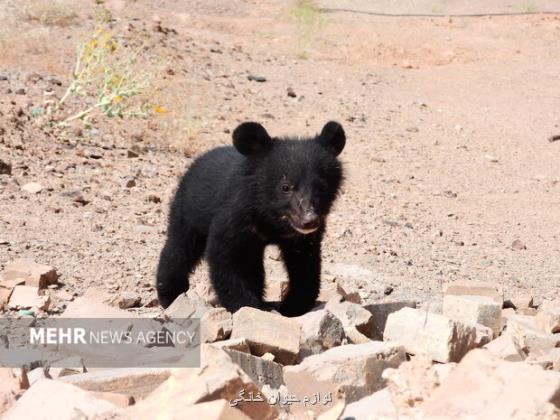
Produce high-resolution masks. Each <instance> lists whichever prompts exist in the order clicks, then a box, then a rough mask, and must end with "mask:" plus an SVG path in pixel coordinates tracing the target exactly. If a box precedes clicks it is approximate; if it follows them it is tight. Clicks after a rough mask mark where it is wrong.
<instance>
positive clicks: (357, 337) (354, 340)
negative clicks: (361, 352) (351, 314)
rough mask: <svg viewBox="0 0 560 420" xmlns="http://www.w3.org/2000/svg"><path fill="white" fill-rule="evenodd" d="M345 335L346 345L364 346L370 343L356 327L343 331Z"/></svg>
mask: <svg viewBox="0 0 560 420" xmlns="http://www.w3.org/2000/svg"><path fill="white" fill-rule="evenodd" d="M344 333H345V334H346V339H347V343H346V344H364V343H368V342H370V341H371V339H369V338H368V337H366V336H365V335H363V334H362V333H361V332H360V331H358V329H357V328H356V327H347V328H346V329H345V330H344Z"/></svg>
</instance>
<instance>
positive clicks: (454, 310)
mask: <svg viewBox="0 0 560 420" xmlns="http://www.w3.org/2000/svg"><path fill="white" fill-rule="evenodd" d="M443 315H445V316H448V317H449V318H452V319H455V320H457V321H461V322H464V323H471V324H474V323H478V324H482V325H484V326H486V327H489V328H491V329H492V331H493V332H494V336H498V335H499V334H500V332H501V330H502V305H501V304H500V303H497V302H495V301H494V300H493V299H492V298H489V297H484V296H469V295H445V296H444V298H443Z"/></svg>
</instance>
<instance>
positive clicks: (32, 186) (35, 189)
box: [21, 182, 43, 194]
mask: <svg viewBox="0 0 560 420" xmlns="http://www.w3.org/2000/svg"><path fill="white" fill-rule="evenodd" d="M21 190H22V191H25V192H27V193H29V194H38V193H40V192H41V191H43V186H42V185H41V184H39V183H38V182H28V183H27V184H25V185H23V186H22V187H21Z"/></svg>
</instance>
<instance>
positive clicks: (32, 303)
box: [8, 286, 50, 310]
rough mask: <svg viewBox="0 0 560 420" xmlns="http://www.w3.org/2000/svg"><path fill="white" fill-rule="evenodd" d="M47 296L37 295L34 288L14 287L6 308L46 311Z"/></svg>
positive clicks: (48, 298)
mask: <svg viewBox="0 0 560 420" xmlns="http://www.w3.org/2000/svg"><path fill="white" fill-rule="evenodd" d="M49 304H50V297H49V295H39V294H38V289H37V287H35V286H16V287H14V290H13V291H12V294H11V296H10V300H9V301H8V306H9V307H10V308H12V309H30V308H35V309H41V310H46V309H48V307H49Z"/></svg>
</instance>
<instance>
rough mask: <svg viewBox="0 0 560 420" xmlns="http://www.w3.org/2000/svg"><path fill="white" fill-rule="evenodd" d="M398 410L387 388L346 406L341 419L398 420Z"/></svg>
mask: <svg viewBox="0 0 560 420" xmlns="http://www.w3.org/2000/svg"><path fill="white" fill-rule="evenodd" d="M398 418H399V410H398V408H397V407H396V406H395V404H394V403H393V400H392V398H391V393H390V392H389V389H388V388H384V389H382V390H381V391H377V392H374V393H373V394H371V395H369V396H367V397H364V398H362V399H360V400H358V401H355V402H353V403H351V404H348V405H347V406H346V408H345V409H344V412H343V413H342V417H341V419H344V420H349V419H356V420H358V419H398Z"/></svg>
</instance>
